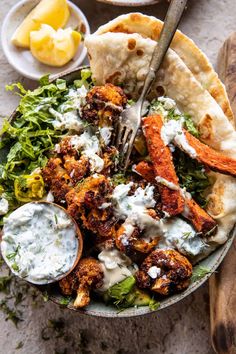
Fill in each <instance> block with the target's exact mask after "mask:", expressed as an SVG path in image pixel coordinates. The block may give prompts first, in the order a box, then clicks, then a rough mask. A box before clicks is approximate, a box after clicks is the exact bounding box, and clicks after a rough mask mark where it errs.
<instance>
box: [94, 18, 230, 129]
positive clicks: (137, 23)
mask: <svg viewBox="0 0 236 354" xmlns="http://www.w3.org/2000/svg"><path fill="white" fill-rule="evenodd" d="M162 26H163V22H162V21H161V20H159V19H157V18H155V17H153V16H146V15H143V14H141V13H130V14H127V15H121V16H119V17H117V18H115V19H114V20H112V21H110V22H108V23H107V24H105V25H103V26H101V27H99V28H98V30H97V31H96V32H95V34H102V33H107V32H118V33H139V34H140V35H141V36H143V37H144V38H150V39H153V40H158V39H159V37H160V33H161V30H162ZM171 48H172V49H173V50H174V51H175V52H176V53H177V54H178V55H179V56H180V58H181V59H182V60H183V61H184V62H185V64H186V65H187V67H188V68H189V70H190V71H191V72H192V73H193V75H194V76H195V77H196V79H197V80H198V81H199V82H200V83H201V85H202V86H203V87H204V88H205V89H206V90H207V91H208V92H209V93H210V94H211V96H212V97H213V98H214V99H215V100H216V102H217V103H218V104H219V105H220V106H221V108H222V110H223V112H224V113H225V115H226V116H227V117H228V119H229V121H230V122H231V123H232V124H233V125H234V124H235V123H234V115H233V112H232V109H231V107H230V104H229V100H228V96H227V93H226V90H225V86H224V85H223V83H222V82H221V81H220V79H219V78H218V75H217V73H216V72H215V71H214V69H213V67H212V65H211V63H210V62H209V60H208V58H207V57H206V55H205V54H204V53H203V52H202V51H201V50H200V49H199V48H198V47H197V46H196V44H195V43H194V42H193V41H192V40H191V39H190V38H189V37H187V36H185V35H184V34H183V33H182V32H181V31H177V32H176V34H175V36H174V38H173V40H172V43H171Z"/></svg>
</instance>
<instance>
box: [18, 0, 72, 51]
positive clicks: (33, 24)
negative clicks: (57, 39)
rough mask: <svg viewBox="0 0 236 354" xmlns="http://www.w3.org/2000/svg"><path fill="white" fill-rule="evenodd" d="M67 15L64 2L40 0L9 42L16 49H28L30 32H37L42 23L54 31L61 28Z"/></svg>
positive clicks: (59, 0)
mask: <svg viewBox="0 0 236 354" xmlns="http://www.w3.org/2000/svg"><path fill="white" fill-rule="evenodd" d="M69 15H70V12H69V8H68V4H67V2H66V0H42V1H40V3H39V4H38V5H37V6H36V7H35V8H34V9H33V10H32V11H31V12H30V13H29V14H28V16H27V17H26V18H25V19H24V21H23V22H22V23H21V24H20V26H19V27H18V28H17V29H16V31H15V33H14V34H13V36H12V38H11V41H12V43H13V44H14V45H16V46H18V47H22V48H29V47H30V32H31V31H36V30H38V29H39V28H40V26H41V24H43V23H45V24H48V25H50V26H52V27H53V28H54V29H58V28H60V27H63V26H65V24H66V22H67V21H68V18H69Z"/></svg>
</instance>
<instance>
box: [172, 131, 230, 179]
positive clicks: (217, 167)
mask: <svg viewBox="0 0 236 354" xmlns="http://www.w3.org/2000/svg"><path fill="white" fill-rule="evenodd" d="M184 135H185V137H186V139H187V142H188V143H189V145H190V146H191V147H193V148H194V149H195V151H196V153H197V157H196V159H197V160H198V161H199V162H201V163H204V164H205V165H207V166H208V167H209V168H210V169H211V170H213V171H217V172H220V173H223V174H226V175H231V176H234V177H235V176H236V159H233V158H231V157H228V156H225V155H224V154H222V153H221V152H218V151H215V150H213V149H212V148H211V147H210V146H208V145H206V144H203V143H202V142H201V141H199V140H198V139H197V138H195V137H194V136H193V135H192V134H190V133H189V132H188V131H186V130H184ZM179 147H180V148H181V149H182V150H184V149H183V146H179ZM184 152H186V153H187V154H188V151H185V150H184Z"/></svg>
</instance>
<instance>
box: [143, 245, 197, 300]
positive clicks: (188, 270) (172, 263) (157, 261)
mask: <svg viewBox="0 0 236 354" xmlns="http://www.w3.org/2000/svg"><path fill="white" fill-rule="evenodd" d="M191 275H192V265H191V263H190V262H189V261H188V259H187V258H186V257H184V256H183V255H181V254H180V253H179V252H177V251H175V250H161V249H157V250H155V251H153V252H152V253H151V254H150V255H149V256H148V257H147V258H146V259H145V260H144V262H143V263H142V265H141V267H140V270H139V271H138V272H137V273H136V279H137V285H138V287H140V288H147V289H150V290H152V291H154V292H156V293H158V294H160V295H165V296H166V295H170V294H172V293H175V292H178V291H182V290H184V289H186V288H187V287H188V286H189V283H190V277H191Z"/></svg>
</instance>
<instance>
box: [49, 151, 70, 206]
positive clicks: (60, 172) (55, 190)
mask: <svg viewBox="0 0 236 354" xmlns="http://www.w3.org/2000/svg"><path fill="white" fill-rule="evenodd" d="M42 174H43V179H44V182H45V184H46V186H47V187H48V188H50V190H51V192H52V194H53V196H54V198H55V201H56V202H58V203H60V202H61V201H65V197H66V194H67V193H68V192H69V191H70V189H71V178H70V176H69V175H68V173H67V171H66V170H65V169H64V168H63V161H62V159H61V158H59V157H56V158H50V159H49V160H48V163H47V165H46V167H44V168H43V170H42Z"/></svg>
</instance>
